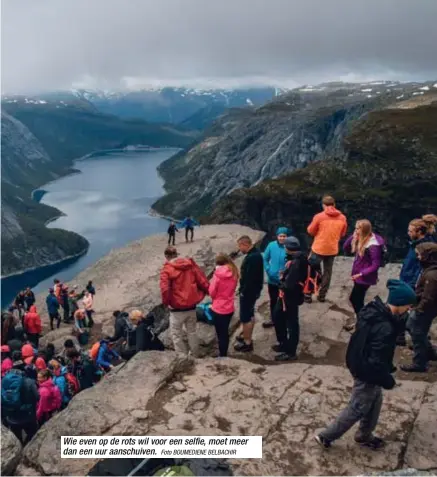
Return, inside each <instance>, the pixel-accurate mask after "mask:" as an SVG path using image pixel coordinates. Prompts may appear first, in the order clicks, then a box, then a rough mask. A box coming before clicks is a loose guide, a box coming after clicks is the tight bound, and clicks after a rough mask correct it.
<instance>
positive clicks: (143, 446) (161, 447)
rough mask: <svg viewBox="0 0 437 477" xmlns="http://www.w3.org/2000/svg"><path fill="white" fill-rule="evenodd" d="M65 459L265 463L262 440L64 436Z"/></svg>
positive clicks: (231, 437) (243, 438)
mask: <svg viewBox="0 0 437 477" xmlns="http://www.w3.org/2000/svg"><path fill="white" fill-rule="evenodd" d="M61 457H62V458H63V459H95V458H100V459H120V458H123V457H125V458H129V457H150V458H159V457H189V458H191V459H201V458H204V457H210V458H211V457H212V458H214V457H216V458H220V457H222V458H228V459H262V436H62V437H61Z"/></svg>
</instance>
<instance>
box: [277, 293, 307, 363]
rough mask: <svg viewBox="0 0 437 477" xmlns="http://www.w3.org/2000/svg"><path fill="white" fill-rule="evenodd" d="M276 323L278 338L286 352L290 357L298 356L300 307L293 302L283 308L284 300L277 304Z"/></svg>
mask: <svg viewBox="0 0 437 477" xmlns="http://www.w3.org/2000/svg"><path fill="white" fill-rule="evenodd" d="M273 321H274V323H275V331H276V337H277V339H278V342H279V344H281V345H282V346H283V347H284V351H285V352H286V353H287V354H288V355H290V356H296V351H297V346H298V344H299V339H300V325H299V305H298V304H297V302H296V303H293V302H290V303H287V306H286V307H285V310H284V307H283V303H282V300H279V301H278V303H277V304H276V308H275V314H274V320H273Z"/></svg>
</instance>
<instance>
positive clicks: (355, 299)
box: [349, 283, 370, 315]
mask: <svg viewBox="0 0 437 477" xmlns="http://www.w3.org/2000/svg"><path fill="white" fill-rule="evenodd" d="M369 288H370V285H361V284H360V283H355V284H354V287H353V288H352V292H351V294H350V296H349V301H350V302H351V304H352V308H353V309H354V311H355V314H356V315H358V313H359V312H360V311H361V310H362V309H363V308H364V300H365V298H366V293H367V290H368V289H369Z"/></svg>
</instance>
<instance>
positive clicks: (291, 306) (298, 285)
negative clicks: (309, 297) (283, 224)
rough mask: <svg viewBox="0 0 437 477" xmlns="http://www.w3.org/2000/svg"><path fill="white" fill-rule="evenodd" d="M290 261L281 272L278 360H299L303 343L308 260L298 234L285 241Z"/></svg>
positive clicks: (276, 347)
mask: <svg viewBox="0 0 437 477" xmlns="http://www.w3.org/2000/svg"><path fill="white" fill-rule="evenodd" d="M284 245H285V251H286V264H285V269H284V271H283V272H282V273H281V281H280V294H279V300H278V303H277V305H276V309H275V314H274V322H275V329H276V336H277V338H278V343H279V344H278V345H276V346H273V347H272V348H273V351H276V352H279V353H280V354H279V355H278V356H276V357H275V360H276V361H291V360H295V359H297V356H296V351H297V346H298V344H299V337H300V327H299V306H301V305H302V304H303V302H304V294H303V286H304V283H305V280H306V278H307V274H308V259H307V256H306V254H305V253H303V252H302V251H301V247H300V242H299V240H298V239H297V238H296V237H288V238H286V240H285V242H284Z"/></svg>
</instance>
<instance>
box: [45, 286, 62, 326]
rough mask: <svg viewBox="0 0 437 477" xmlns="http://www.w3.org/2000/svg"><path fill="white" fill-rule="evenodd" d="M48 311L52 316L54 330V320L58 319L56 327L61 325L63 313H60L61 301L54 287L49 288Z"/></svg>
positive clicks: (51, 321)
mask: <svg viewBox="0 0 437 477" xmlns="http://www.w3.org/2000/svg"><path fill="white" fill-rule="evenodd" d="M46 305H47V312H48V314H49V318H50V329H51V330H52V331H53V330H54V326H53V322H54V320H56V328H59V327H60V326H61V315H60V314H59V302H58V299H57V298H56V295H55V291H54V289H53V288H50V289H49V294H48V295H47V298H46Z"/></svg>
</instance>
